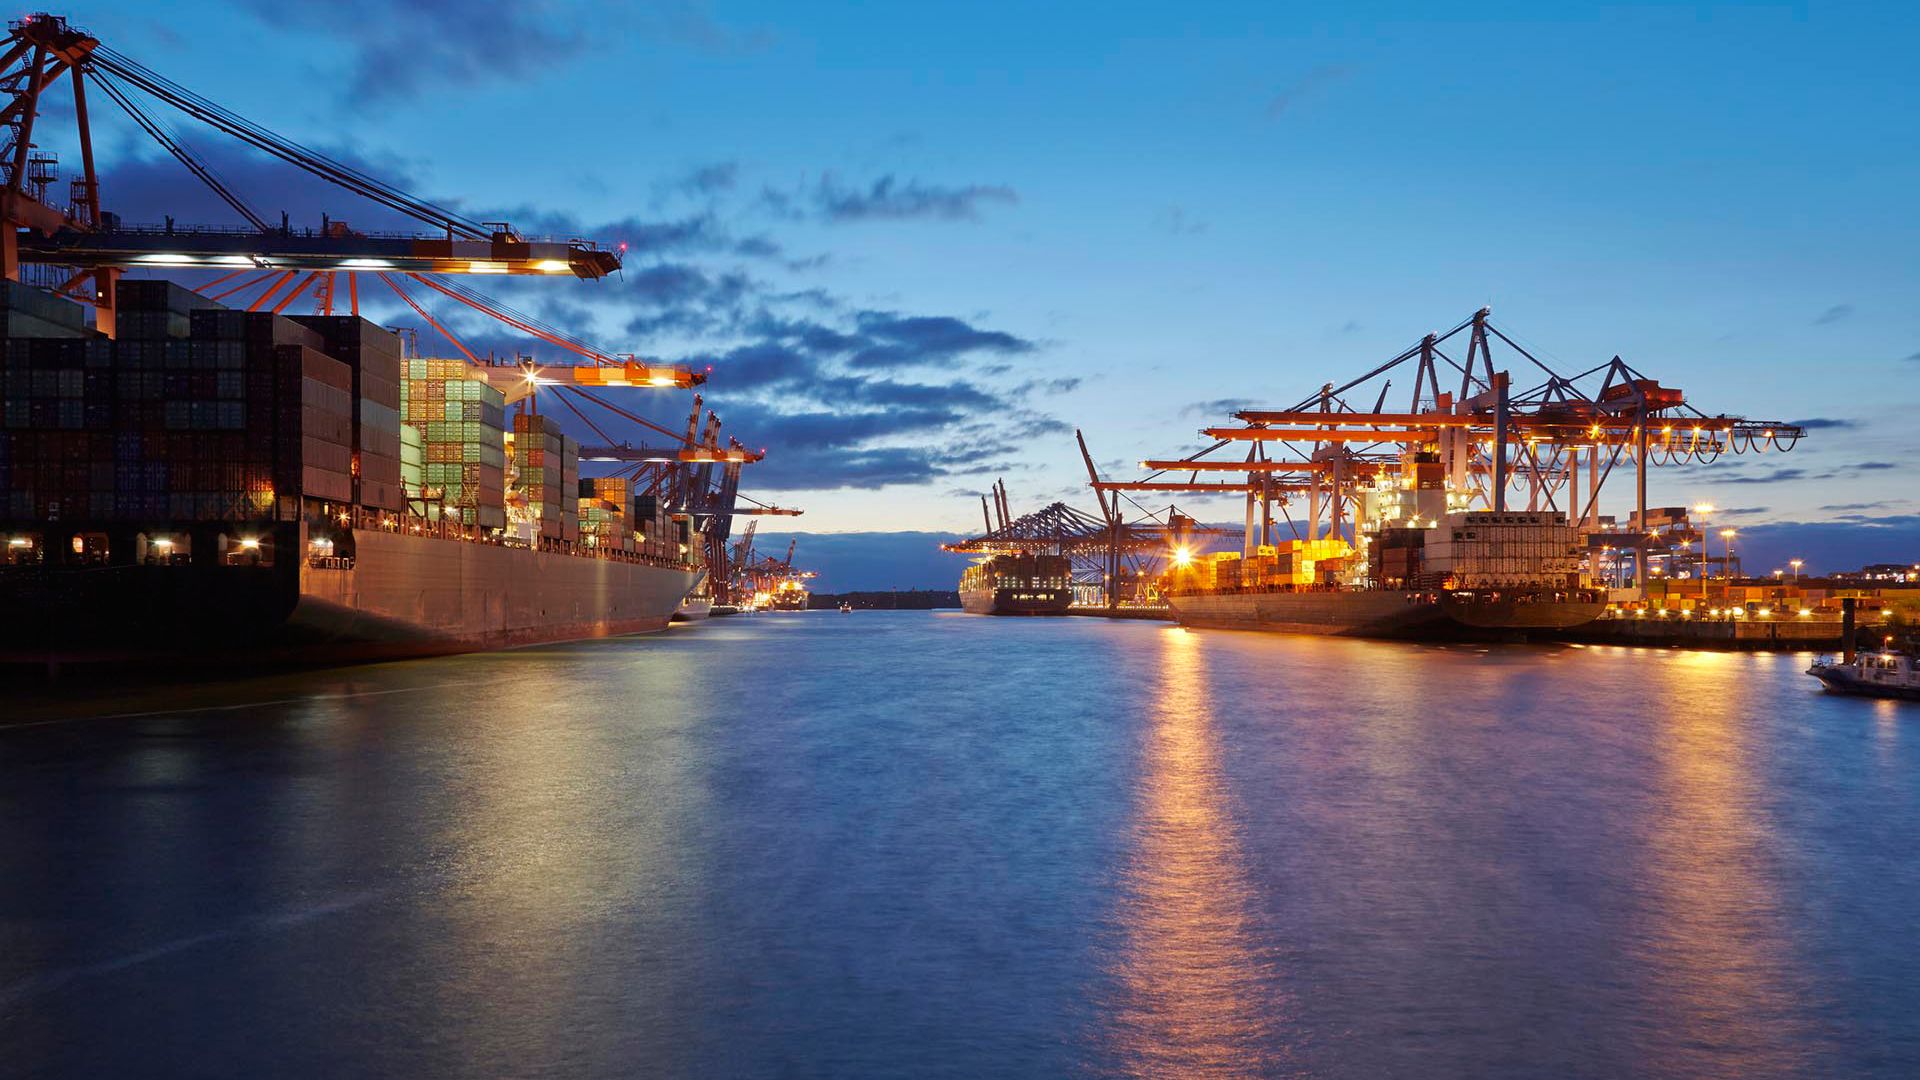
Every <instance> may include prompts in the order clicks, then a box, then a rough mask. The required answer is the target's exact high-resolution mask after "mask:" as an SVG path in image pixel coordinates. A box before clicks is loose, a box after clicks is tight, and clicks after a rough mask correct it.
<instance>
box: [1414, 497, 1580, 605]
mask: <svg viewBox="0 0 1920 1080" xmlns="http://www.w3.org/2000/svg"><path fill="white" fill-rule="evenodd" d="M1422 559H1423V562H1424V563H1425V566H1426V569H1427V570H1428V571H1430V572H1432V573H1435V574H1445V575H1448V576H1449V577H1451V579H1452V580H1453V582H1454V584H1455V587H1457V588H1512V587H1520V586H1527V585H1539V584H1543V583H1553V584H1566V583H1569V582H1574V581H1577V579H1578V577H1579V573H1580V557H1579V550H1578V548H1577V546H1576V544H1575V540H1574V534H1573V530H1572V529H1570V528H1568V526H1567V520H1566V515H1565V514H1561V513H1547V512H1520V513H1515V512H1495V511H1485V510H1476V511H1472V512H1470V513H1460V514H1449V515H1448V516H1447V520H1446V521H1444V522H1442V523H1441V525H1440V527H1439V528H1438V529H1435V530H1434V535H1432V536H1429V537H1428V538H1427V539H1426V541H1425V544H1424V547H1423V550H1422Z"/></svg>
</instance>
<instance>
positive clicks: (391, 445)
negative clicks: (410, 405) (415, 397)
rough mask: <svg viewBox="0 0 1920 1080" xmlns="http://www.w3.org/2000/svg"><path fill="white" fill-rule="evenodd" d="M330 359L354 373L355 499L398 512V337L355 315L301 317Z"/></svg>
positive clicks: (400, 501)
mask: <svg viewBox="0 0 1920 1080" xmlns="http://www.w3.org/2000/svg"><path fill="white" fill-rule="evenodd" d="M294 321H295V322H297V323H299V324H300V325H301V326H304V327H306V328H308V329H309V330H311V331H313V332H314V333H316V334H317V335H318V336H319V337H320V339H321V340H322V341H323V342H324V344H323V346H322V347H323V348H324V349H325V351H326V353H327V355H328V356H331V357H333V358H334V359H336V360H338V361H340V362H341V363H343V364H345V365H347V367H348V368H349V369H351V370H352V372H353V406H354V413H353V465H354V469H353V475H354V487H355V490H354V497H355V501H357V502H358V503H359V504H360V505H362V506H367V507H372V508H374V509H377V510H400V509H403V508H404V507H405V505H406V497H405V493H404V492H403V490H402V488H401V485H400V364H401V359H400V337H399V335H398V334H395V333H393V332H392V331H389V330H385V329H382V328H381V327H379V326H376V325H374V324H373V323H370V322H368V321H367V320H365V319H362V318H360V317H358V316H355V315H300V316H295V318H294Z"/></svg>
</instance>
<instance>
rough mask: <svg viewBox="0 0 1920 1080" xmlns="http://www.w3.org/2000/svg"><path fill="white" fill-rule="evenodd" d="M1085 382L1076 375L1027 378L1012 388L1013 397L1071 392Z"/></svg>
mask: <svg viewBox="0 0 1920 1080" xmlns="http://www.w3.org/2000/svg"><path fill="white" fill-rule="evenodd" d="M1084 382H1086V380H1085V379H1082V378H1081V377H1079V376H1078V375H1063V376H1061V377H1059V378H1055V379H1028V380H1027V381H1026V382H1023V383H1021V384H1020V385H1019V386H1016V387H1014V388H1013V396H1014V397H1029V396H1031V395H1033V394H1071V393H1073V392H1074V391H1075V390H1078V389H1080V386H1081V384H1082V383H1084Z"/></svg>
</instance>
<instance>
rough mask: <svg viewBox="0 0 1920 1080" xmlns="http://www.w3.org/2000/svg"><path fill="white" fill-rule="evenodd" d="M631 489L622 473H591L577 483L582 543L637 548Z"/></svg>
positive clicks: (632, 549)
mask: <svg viewBox="0 0 1920 1080" xmlns="http://www.w3.org/2000/svg"><path fill="white" fill-rule="evenodd" d="M632 489H633V483H632V481H630V480H628V479H627V478H625V477H623V476H593V477H588V478H587V479H585V480H581V481H579V482H578V491H579V499H578V506H579V508H580V537H581V541H582V542H583V543H586V544H588V545H589V546H592V547H597V548H610V549H616V550H619V551H634V550H637V548H638V546H639V544H638V541H637V539H636V537H635V535H634V527H633V517H632V515H633V496H632ZM641 535H645V534H641Z"/></svg>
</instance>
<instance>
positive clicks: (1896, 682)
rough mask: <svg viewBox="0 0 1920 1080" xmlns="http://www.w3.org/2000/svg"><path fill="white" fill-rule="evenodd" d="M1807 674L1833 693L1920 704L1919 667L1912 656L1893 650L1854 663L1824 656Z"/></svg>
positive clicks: (1863, 655)
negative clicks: (1919, 702) (1917, 702)
mask: <svg viewBox="0 0 1920 1080" xmlns="http://www.w3.org/2000/svg"><path fill="white" fill-rule="evenodd" d="M1807 674H1809V675H1811V676H1813V677H1814V678H1816V679H1819V680H1820V681H1821V683H1823V684H1824V685H1825V686H1826V688H1827V690H1828V692H1830V693H1835V694H1848V695H1851V696H1854V697H1876V698H1892V699H1895V700H1899V701H1920V665H1916V664H1915V663H1914V658H1913V657H1912V656H1909V655H1907V654H1906V653H1901V652H1895V651H1893V650H1892V649H1885V650H1882V651H1880V652H1863V653H1861V654H1860V655H1858V656H1856V657H1854V658H1853V659H1852V660H1846V659H1835V658H1834V657H1831V656H1823V657H1820V658H1819V659H1818V660H1815V661H1814V662H1813V666H1812V667H1810V668H1808V669H1807Z"/></svg>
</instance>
